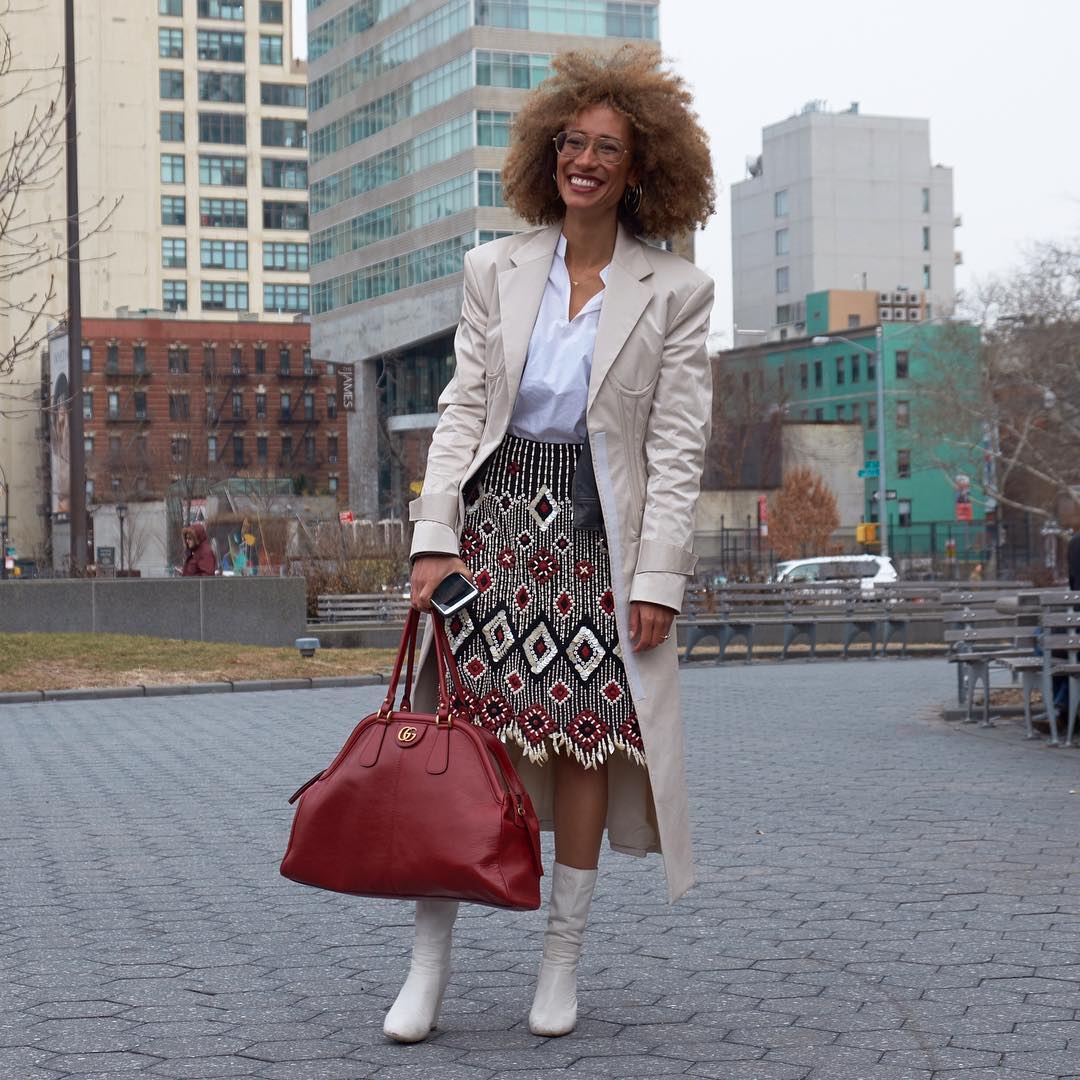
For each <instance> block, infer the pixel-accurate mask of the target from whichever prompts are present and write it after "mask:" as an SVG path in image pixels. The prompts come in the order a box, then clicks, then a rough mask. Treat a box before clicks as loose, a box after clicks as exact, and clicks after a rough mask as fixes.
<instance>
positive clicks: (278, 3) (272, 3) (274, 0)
mask: <svg viewBox="0 0 1080 1080" xmlns="http://www.w3.org/2000/svg"><path fill="white" fill-rule="evenodd" d="M283 7H284V5H283V4H282V0H259V22H264V23H278V24H279V25H280V24H281V23H282V22H283V21H284V18H285V16H284V12H283V10H282V9H283Z"/></svg>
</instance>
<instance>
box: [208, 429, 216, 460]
mask: <svg viewBox="0 0 1080 1080" xmlns="http://www.w3.org/2000/svg"><path fill="white" fill-rule="evenodd" d="M206 457H207V460H208V461H210V462H214V461H217V436H216V435H207V437H206Z"/></svg>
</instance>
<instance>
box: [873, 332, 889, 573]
mask: <svg viewBox="0 0 1080 1080" xmlns="http://www.w3.org/2000/svg"><path fill="white" fill-rule="evenodd" d="M874 380H875V384H876V385H875V389H876V391H877V456H878V469H879V470H880V472H879V473H878V522H879V525H878V535H879V536H880V538H881V554H882V555H884V556H886V557H887V556H888V554H889V500H888V494H889V491H888V486H887V485H888V475H887V474H888V467H887V465H886V462H885V331H884V328H883V327H882V325H881V323H880V322H879V323H878V325H877V328H876V329H875V330H874Z"/></svg>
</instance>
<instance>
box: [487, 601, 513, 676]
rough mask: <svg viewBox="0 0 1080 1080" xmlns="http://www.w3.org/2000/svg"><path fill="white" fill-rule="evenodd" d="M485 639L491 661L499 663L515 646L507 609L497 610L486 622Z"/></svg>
mask: <svg viewBox="0 0 1080 1080" xmlns="http://www.w3.org/2000/svg"><path fill="white" fill-rule="evenodd" d="M483 632H484V640H485V641H486V642H487V647H488V652H490V653H491V662H492V663H493V664H497V663H498V662H499V661H500V660H501V659H502V658H503V657H504V656H505V655H506V654H507V653H508V652H509V651H510V650H511V649H512V648H513V647H514V641H515V638H514V631H513V628H512V627H511V626H510V620H509V619H508V618H507V617H506V612H505V611H497V612H495V614H494V615H493V616H492V617H491V618H490V619H488V621H487V622H486V623H484V628H483Z"/></svg>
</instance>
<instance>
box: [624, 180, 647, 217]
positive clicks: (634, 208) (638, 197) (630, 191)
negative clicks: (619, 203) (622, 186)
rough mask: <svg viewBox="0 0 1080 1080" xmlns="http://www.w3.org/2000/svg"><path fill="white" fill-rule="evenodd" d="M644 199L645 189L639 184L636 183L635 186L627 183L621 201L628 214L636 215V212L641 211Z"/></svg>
mask: <svg viewBox="0 0 1080 1080" xmlns="http://www.w3.org/2000/svg"><path fill="white" fill-rule="evenodd" d="M644 201H645V189H644V187H642V185H641V184H638V185H636V186H635V187H630V186H629V185H627V188H626V190H625V191H624V192H623V203H624V204H625V206H626V210H627V212H628V213H629V214H632V215H634V216H637V214H639V213H640V212H641V206H642V203H644Z"/></svg>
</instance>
